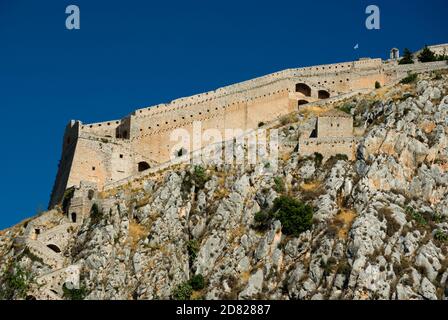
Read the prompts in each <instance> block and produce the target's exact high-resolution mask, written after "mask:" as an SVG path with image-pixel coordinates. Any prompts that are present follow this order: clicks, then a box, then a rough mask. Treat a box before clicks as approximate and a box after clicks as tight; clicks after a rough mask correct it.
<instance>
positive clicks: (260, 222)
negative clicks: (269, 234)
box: [254, 211, 272, 231]
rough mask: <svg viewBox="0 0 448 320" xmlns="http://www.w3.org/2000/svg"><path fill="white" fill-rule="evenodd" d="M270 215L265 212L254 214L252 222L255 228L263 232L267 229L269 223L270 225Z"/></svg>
mask: <svg viewBox="0 0 448 320" xmlns="http://www.w3.org/2000/svg"><path fill="white" fill-rule="evenodd" d="M271 218H272V216H271V214H270V212H267V211H260V212H257V213H256V214H255V217H254V221H255V228H256V229H258V230H260V231H264V230H266V229H268V227H269V225H270V223H271Z"/></svg>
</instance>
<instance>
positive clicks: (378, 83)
mask: <svg viewBox="0 0 448 320" xmlns="http://www.w3.org/2000/svg"><path fill="white" fill-rule="evenodd" d="M380 88H381V83H380V82H379V81H376V82H375V89H380Z"/></svg>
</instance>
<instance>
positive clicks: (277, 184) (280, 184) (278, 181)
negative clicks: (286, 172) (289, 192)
mask: <svg viewBox="0 0 448 320" xmlns="http://www.w3.org/2000/svg"><path fill="white" fill-rule="evenodd" d="M274 190H275V191H276V192H278V193H283V192H285V190H286V187H285V182H284V181H283V178H281V177H275V178H274Z"/></svg>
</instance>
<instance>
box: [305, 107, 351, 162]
mask: <svg viewBox="0 0 448 320" xmlns="http://www.w3.org/2000/svg"><path fill="white" fill-rule="evenodd" d="M355 149H356V140H355V138H354V137H353V118H352V117H351V116H350V115H348V114H346V113H344V112H342V111H334V110H332V111H330V112H327V113H324V114H322V115H320V116H319V117H318V118H317V121H316V128H315V130H314V131H313V132H311V133H310V134H307V135H302V136H301V137H300V138H299V152H300V154H301V155H303V156H309V155H312V154H314V153H320V154H321V155H322V156H323V158H324V159H328V158H329V157H331V156H333V155H338V154H340V155H346V156H347V158H348V159H349V160H354V159H355Z"/></svg>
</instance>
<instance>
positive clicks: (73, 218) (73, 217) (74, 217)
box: [70, 212, 76, 223]
mask: <svg viewBox="0 0 448 320" xmlns="http://www.w3.org/2000/svg"><path fill="white" fill-rule="evenodd" d="M70 217H71V219H72V222H73V223H76V213H75V212H72V214H71V215H70Z"/></svg>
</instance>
